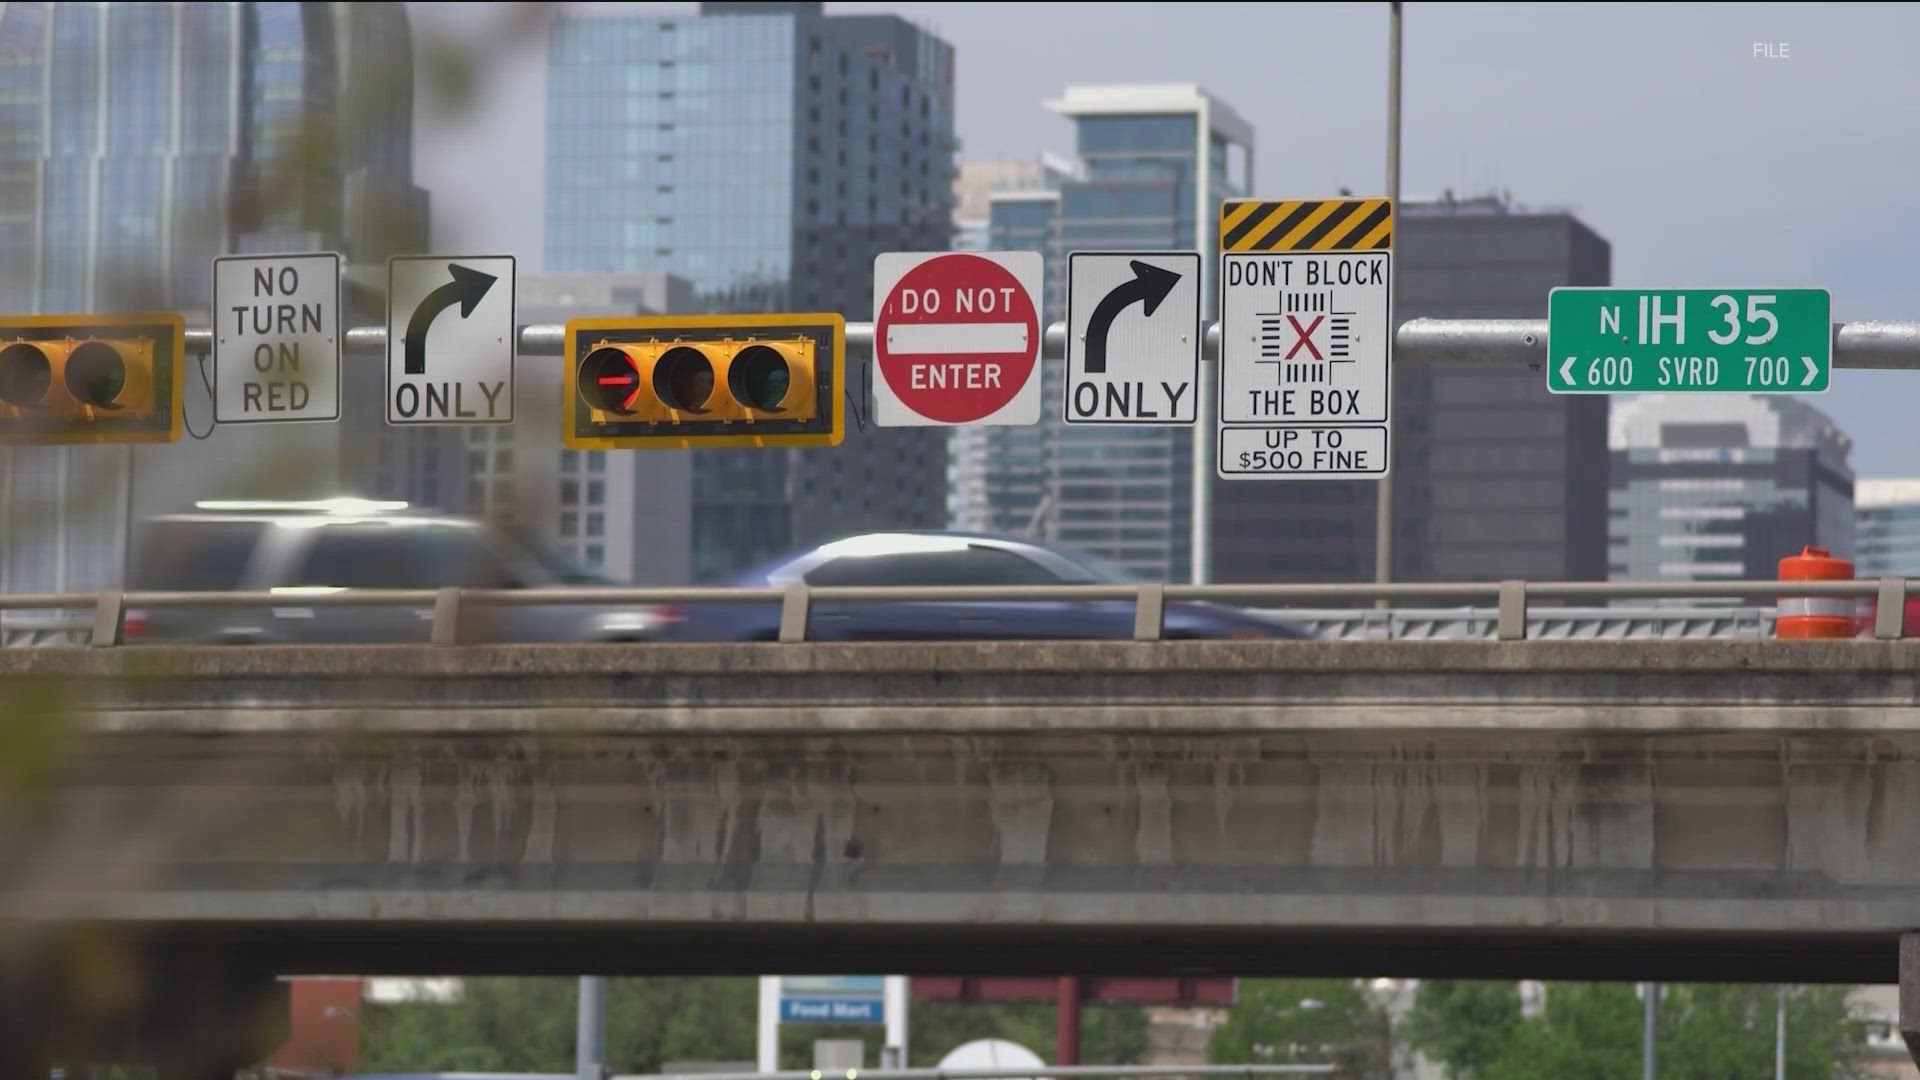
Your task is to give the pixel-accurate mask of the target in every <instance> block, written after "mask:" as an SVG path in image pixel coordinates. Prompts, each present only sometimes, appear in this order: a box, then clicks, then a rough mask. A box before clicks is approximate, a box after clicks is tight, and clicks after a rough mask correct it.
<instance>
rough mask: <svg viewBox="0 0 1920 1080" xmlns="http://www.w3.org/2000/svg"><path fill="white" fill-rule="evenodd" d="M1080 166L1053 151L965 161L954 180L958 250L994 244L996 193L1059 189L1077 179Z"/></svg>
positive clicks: (954, 219)
mask: <svg viewBox="0 0 1920 1080" xmlns="http://www.w3.org/2000/svg"><path fill="white" fill-rule="evenodd" d="M1078 175H1079V166H1077V165H1076V164H1074V163H1073V162H1071V161H1067V160H1065V159H1063V158H1060V157H1057V156H1055V155H1053V154H1050V153H1043V154H1041V155H1040V156H1039V157H1038V158H1033V159H1014V160H1009V161H963V162H961V163H960V173H959V178H958V179H956V180H955V181H954V182H953V228H954V240H953V249H954V250H955V251H986V250H988V249H989V248H990V247H991V246H992V226H993V206H992V204H993V197H994V196H995V195H998V194H1000V193H1002V192H1022V191H1029V192H1030V191H1056V190H1058V189H1059V187H1060V183H1061V182H1062V181H1064V180H1070V179H1075V178H1077V177H1078Z"/></svg>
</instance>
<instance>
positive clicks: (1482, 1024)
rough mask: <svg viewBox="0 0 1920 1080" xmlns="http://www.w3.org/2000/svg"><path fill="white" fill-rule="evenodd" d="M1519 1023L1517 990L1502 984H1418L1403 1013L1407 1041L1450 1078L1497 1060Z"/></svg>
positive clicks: (1457, 1078) (1440, 982) (1510, 984)
mask: <svg viewBox="0 0 1920 1080" xmlns="http://www.w3.org/2000/svg"><path fill="white" fill-rule="evenodd" d="M1519 1024H1520V989H1519V987H1518V986H1517V985H1515V984H1514V983H1506V982H1457V981H1453V980H1435V981H1432V982H1422V983H1421V984H1420V990H1419V993H1418V994H1417V996H1416V997H1415V998H1414V1006H1413V1009H1412V1011H1411V1012H1409V1013H1408V1014H1407V1019H1406V1027H1405V1032H1406V1038H1407V1041H1408V1043H1409V1044H1410V1045H1413V1046H1416V1047H1419V1048H1420V1049H1421V1050H1422V1051H1423V1052H1425V1053H1426V1055H1427V1056H1428V1057H1429V1058H1432V1059H1433V1060H1434V1061H1437V1062H1440V1063H1441V1065H1442V1067H1443V1068H1445V1069H1446V1072H1447V1075H1448V1076H1449V1077H1452V1078H1454V1080H1461V1078H1465V1077H1470V1076H1473V1075H1475V1073H1476V1072H1477V1071H1478V1070H1480V1069H1482V1068H1485V1067H1486V1066H1487V1064H1488V1063H1490V1062H1492V1061H1493V1060H1494V1059H1495V1058H1496V1057H1498V1056H1499V1055H1500V1054H1501V1053H1502V1052H1503V1051H1504V1050H1506V1048H1507V1046H1508V1044H1510V1043H1511V1042H1512V1041H1513V1037H1514V1029H1515V1028H1516V1027H1518V1026H1519Z"/></svg>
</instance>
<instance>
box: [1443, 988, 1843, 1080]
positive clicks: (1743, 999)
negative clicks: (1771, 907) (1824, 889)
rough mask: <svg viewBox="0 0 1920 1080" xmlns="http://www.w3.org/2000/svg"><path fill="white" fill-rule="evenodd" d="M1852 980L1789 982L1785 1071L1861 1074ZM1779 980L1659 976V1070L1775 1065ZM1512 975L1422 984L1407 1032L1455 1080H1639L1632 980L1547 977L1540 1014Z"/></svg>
mask: <svg viewBox="0 0 1920 1080" xmlns="http://www.w3.org/2000/svg"><path fill="white" fill-rule="evenodd" d="M1847 993H1848V988H1847V987H1796V988H1792V989H1789V990H1788V992H1787V1047H1786V1049H1787V1054H1786V1067H1787V1068H1786V1075H1787V1076H1788V1077H1789V1078H1790V1080H1830V1078H1834V1077H1856V1076H1862V1075H1865V1074H1864V1073H1863V1072H1861V1069H1860V1055H1861V1051H1862V1050H1863V1049H1864V1038H1865V1035H1864V1030H1863V1028H1862V1026H1861V1024H1860V1022H1859V1020H1858V1018H1857V1017H1856V1016H1854V1015H1853V1013H1852V1012H1851V1010H1850V1008H1849V1006H1848V1003H1847ZM1774 1006H1775V997H1774V988H1773V987H1771V986H1761V985H1720V984H1706V983H1694V984H1680V985H1670V986H1666V987H1663V989H1662V994H1661V1001H1660V1011H1659V1020H1658V1029H1657V1035H1656V1037H1657V1039H1658V1046H1659V1054H1660V1075H1661V1077H1662V1078H1663V1080H1735V1078H1751V1077H1761V1076H1771V1075H1773V1053H1774V1015H1775V1014H1774ZM1517 1012H1518V997H1517V995H1515V994H1513V992H1512V988H1511V984H1491V983H1482V984H1473V983H1447V982H1434V983H1422V984H1421V986H1420V991H1419V994H1418V997H1417V998H1416V1001H1415V1005H1414V1008H1413V1012H1412V1014H1411V1016H1410V1017H1409V1021H1408V1024H1407V1034H1408V1036H1409V1041H1410V1042H1411V1043H1412V1044H1413V1045H1414V1046H1415V1047H1417V1048H1418V1049H1419V1050H1421V1051H1422V1052H1423V1053H1425V1054H1426V1055H1427V1056H1428V1057H1430V1058H1432V1059H1434V1060H1435V1061H1437V1062H1439V1063H1440V1064H1441V1066H1442V1067H1443V1068H1445V1070H1446V1072H1447V1075H1448V1076H1449V1077H1453V1078H1457V1080H1535V1078H1537V1077H1541V1076H1553V1077H1556V1080H1637V1078H1638V1077H1639V1076H1640V1075H1641V1039H1642V1036H1643V1022H1644V1012H1643V1006H1642V1004H1641V1002H1640V1000H1639V998H1638V995H1637V994H1636V993H1635V988H1634V986H1633V984H1631V983H1557V984H1550V985H1549V986H1548V987H1547V991H1546V1000H1545V1004H1544V1007H1543V1008H1542V1010H1541V1013H1540V1015H1539V1016H1535V1017H1528V1018H1521V1017H1519V1016H1518V1015H1517Z"/></svg>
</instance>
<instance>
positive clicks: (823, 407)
mask: <svg viewBox="0 0 1920 1080" xmlns="http://www.w3.org/2000/svg"><path fill="white" fill-rule="evenodd" d="M566 356H567V359H566V396H565V400H566V402H567V422H566V428H565V430H564V431H563V433H562V434H563V435H564V437H565V440H566V444H567V445H568V446H573V447H586V448H592V449H644V448H648V447H659V448H666V447H693V446H834V445H837V444H838V443H839V442H840V439H841V437H842V436H843V434H844V433H845V385H846V383H845V372H846V321H845V320H844V319H842V318H841V317H840V316H839V315H837V314H805V315H644V316H633V317H627V318H610V319H572V320H569V321H568V323H567V353H566Z"/></svg>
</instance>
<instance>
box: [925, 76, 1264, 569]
mask: <svg viewBox="0 0 1920 1080" xmlns="http://www.w3.org/2000/svg"><path fill="white" fill-rule="evenodd" d="M1047 107H1048V108H1050V109H1052V110H1053V111H1055V112H1057V113H1059V114H1060V115H1062V116H1065V117H1068V118H1069V119H1071V120H1072V121H1073V122H1074V129H1075V142H1076V152H1077V155H1078V157H1079V164H1078V167H1077V168H1076V170H1075V173H1076V175H1073V176H1068V177H1062V178H1059V179H1058V181H1057V183H1050V184H1048V185H1044V186H1042V187H1040V188H1037V189H1032V190H1028V191H1001V192H997V193H994V194H993V195H992V196H991V199H990V206H991V212H990V222H989V238H990V242H991V243H992V246H993V247H994V248H996V249H1001V250H1029V251H1033V250H1037V251H1040V252H1042V253H1043V254H1044V255H1045V256H1046V259H1047V271H1046V273H1047V281H1046V294H1047V303H1046V309H1047V310H1046V317H1047V319H1048V320H1049V321H1059V320H1062V319H1064V318H1065V316H1066V286H1067V256H1068V255H1069V254H1071V253H1072V252H1075V251H1128V250H1132V251H1164V250H1197V251H1200V252H1201V253H1202V254H1203V256H1204V258H1203V259H1202V265H1203V266H1204V267H1206V271H1205V274H1206V276H1205V280H1203V281H1202V285H1201V310H1202V311H1206V312H1211V311H1212V310H1213V307H1214V305H1213V283H1212V276H1213V272H1214V264H1215V261H1216V260H1215V259H1214V257H1213V256H1214V255H1215V254H1216V253H1217V250H1218V243H1217V238H1216V236H1215V231H1214V228H1213V222H1214V219H1215V215H1216V214H1217V213H1218V212H1219V205H1220V200H1222V199H1227V198H1234V197H1238V196H1242V195H1246V194H1248V193H1249V192H1250V190H1251V186H1252V175H1251V161H1252V150H1253V129H1252V127H1251V126H1250V125H1248V124H1247V122H1246V121H1245V120H1243V119H1241V117H1240V116H1239V114H1238V113H1236V112H1234V111H1233V109H1232V108H1231V107H1230V106H1228V105H1227V104H1226V103H1225V102H1222V101H1221V100H1219V99H1218V98H1215V97H1213V96H1212V95H1211V94H1208V93H1207V92H1206V91H1204V90H1202V89H1201V88H1200V87H1198V86H1194V85H1191V84H1175V85H1134V86H1075V87H1068V88H1067V90H1066V92H1065V93H1064V94H1063V95H1061V97H1060V98H1059V99H1058V100H1055V101H1050V102H1048V103H1047ZM1041 372H1042V383H1041V386H1042V398H1041V401H1042V404H1041V412H1040V423H1039V424H1038V425H1036V426H1034V427H1031V428H994V429H990V430H989V431H988V432H987V433H985V434H982V435H971V436H967V437H965V438H964V439H962V440H959V441H957V442H956V444H955V459H956V460H955V464H954V472H955V475H956V477H960V478H963V480H964V482H966V483H968V484H969V485H970V487H969V492H968V494H966V495H964V496H963V497H961V498H959V499H957V500H956V502H957V504H958V506H957V511H958V520H957V522H956V523H957V524H961V525H964V526H966V527H972V528H989V529H996V530H1006V531H1014V532H1026V531H1029V530H1032V531H1033V532H1034V533H1036V534H1037V535H1040V536H1043V537H1046V538H1048V539H1052V540H1058V541H1060V542H1062V543H1064V544H1067V545H1068V546H1071V547H1076V548H1080V549H1082V550H1085V551H1089V552H1092V553H1094V554H1097V555H1101V556H1104V557H1105V558H1107V559H1110V560H1112V561H1113V562H1115V563H1118V564H1120V565H1122V566H1125V567H1127V568H1128V569H1130V570H1133V571H1134V572H1136V573H1139V574H1141V575H1143V576H1146V577H1149V578H1156V579H1159V580H1175V581H1184V580H1187V578H1188V576H1189V575H1190V573H1191V572H1192V559H1191V549H1192V545H1191V542H1190V541H1191V524H1190V522H1191V515H1192V510H1191V507H1192V505H1193V430H1192V429H1190V428H1182V427H1115V426H1091V425H1068V424H1067V423H1066V422H1065V421H1064V420H1063V419H1062V418H1061V412H1062V409H1061V397H1062V394H1063V393H1064V388H1065V367H1064V365H1062V364H1058V363H1054V364H1047V365H1044V366H1043V367H1042V369H1041Z"/></svg>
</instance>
